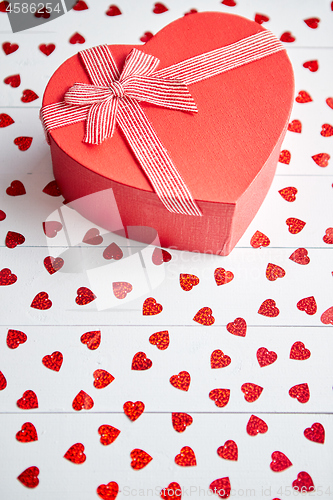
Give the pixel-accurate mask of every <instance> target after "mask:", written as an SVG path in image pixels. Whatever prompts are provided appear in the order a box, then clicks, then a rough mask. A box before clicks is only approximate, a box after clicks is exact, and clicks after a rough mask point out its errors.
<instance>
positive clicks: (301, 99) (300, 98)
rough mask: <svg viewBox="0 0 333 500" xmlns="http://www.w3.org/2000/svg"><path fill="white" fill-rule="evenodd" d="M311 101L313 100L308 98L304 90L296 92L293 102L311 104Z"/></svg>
mask: <svg viewBox="0 0 333 500" xmlns="http://www.w3.org/2000/svg"><path fill="white" fill-rule="evenodd" d="M312 100H313V99H312V97H311V96H310V94H309V93H308V92H306V91H305V90H300V91H299V92H298V96H297V97H296V99H295V101H296V102H298V103H300V104H304V103H306V102H311V101H312Z"/></svg>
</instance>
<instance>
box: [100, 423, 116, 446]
mask: <svg viewBox="0 0 333 500" xmlns="http://www.w3.org/2000/svg"><path fill="white" fill-rule="evenodd" d="M98 434H99V435H100V436H101V437H100V442H101V443H102V445H103V446H108V445H109V444H111V443H113V441H115V440H116V439H117V437H118V436H119V434H120V430H119V429H117V428H116V427H112V425H106V424H104V425H101V426H100V427H99V428H98Z"/></svg>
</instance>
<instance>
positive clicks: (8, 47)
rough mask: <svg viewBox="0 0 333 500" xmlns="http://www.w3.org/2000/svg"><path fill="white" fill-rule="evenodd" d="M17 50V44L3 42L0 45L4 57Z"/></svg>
mask: <svg viewBox="0 0 333 500" xmlns="http://www.w3.org/2000/svg"><path fill="white" fill-rule="evenodd" d="M18 48H19V46H18V45H17V43H10V42H4V43H3V44H2V49H3V51H4V53H5V54H6V56H9V54H12V53H13V52H16V51H17V49H18Z"/></svg>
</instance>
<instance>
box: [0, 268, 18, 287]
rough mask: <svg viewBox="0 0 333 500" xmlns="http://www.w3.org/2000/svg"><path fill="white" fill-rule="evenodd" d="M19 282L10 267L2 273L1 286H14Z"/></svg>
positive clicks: (0, 275)
mask: <svg viewBox="0 0 333 500" xmlns="http://www.w3.org/2000/svg"><path fill="white" fill-rule="evenodd" d="M16 281H17V276H16V274H13V273H12V272H11V270H10V269H8V267H5V268H4V269H1V271H0V286H8V285H13V284H14V283H16Z"/></svg>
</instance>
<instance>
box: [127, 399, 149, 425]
mask: <svg viewBox="0 0 333 500" xmlns="http://www.w3.org/2000/svg"><path fill="white" fill-rule="evenodd" d="M123 409H124V413H125V415H127V417H128V418H129V419H130V420H132V422H134V421H135V420H137V419H138V418H139V417H140V415H142V413H143V412H144V409H145V405H144V403H143V402H142V401H135V403H133V401H126V403H124V405H123Z"/></svg>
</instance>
